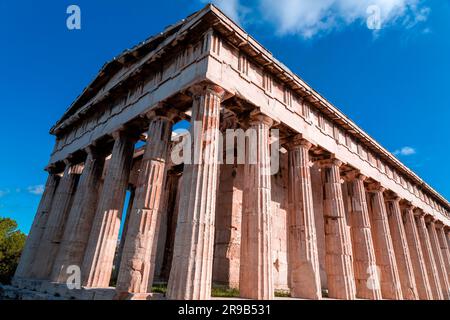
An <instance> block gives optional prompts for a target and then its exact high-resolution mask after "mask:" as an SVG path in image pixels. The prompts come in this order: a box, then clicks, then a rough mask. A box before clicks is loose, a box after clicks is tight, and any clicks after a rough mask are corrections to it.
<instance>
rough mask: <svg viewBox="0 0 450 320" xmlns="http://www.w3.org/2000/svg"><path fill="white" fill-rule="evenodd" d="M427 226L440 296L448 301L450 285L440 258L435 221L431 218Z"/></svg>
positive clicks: (443, 263) (442, 260)
mask: <svg viewBox="0 0 450 320" xmlns="http://www.w3.org/2000/svg"><path fill="white" fill-rule="evenodd" d="M427 220H428V221H429V222H428V225H427V229H428V236H429V237H430V242H431V247H432V249H433V254H434V261H435V263H436V268H437V271H438V276H439V281H440V283H441V290H442V296H443V298H444V299H445V300H449V299H450V295H449V290H450V285H449V283H448V276H447V270H446V269H445V262H444V259H443V257H442V253H441V248H440V245H439V240H438V237H437V233H436V224H435V219H434V218H433V217H431V216H429V218H428V219H427Z"/></svg>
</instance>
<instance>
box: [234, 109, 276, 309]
mask: <svg viewBox="0 0 450 320" xmlns="http://www.w3.org/2000/svg"><path fill="white" fill-rule="evenodd" d="M272 125H273V120H272V119H271V118H269V117H267V116H265V115H262V114H258V113H256V114H254V115H253V117H252V119H251V122H250V129H249V130H251V139H252V140H253V141H252V142H249V143H248V144H247V146H246V156H247V159H246V161H245V166H244V192H243V203H242V207H243V208H242V223H241V255H240V272H239V290H240V296H241V297H243V298H250V299H263V300H267V299H272V298H273V294H274V288H273V276H272V268H273V264H272V243H271V232H272V221H271V219H272V217H271V176H270V154H269V143H270V139H269V137H270V134H269V130H270V127H271V126H272ZM251 145H253V147H251ZM251 155H253V157H251ZM250 158H253V159H250ZM252 160H255V161H252Z"/></svg>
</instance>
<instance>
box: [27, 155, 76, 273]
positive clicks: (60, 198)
mask: <svg viewBox="0 0 450 320" xmlns="http://www.w3.org/2000/svg"><path fill="white" fill-rule="evenodd" d="M65 164H66V167H65V170H64V174H63V177H62V178H61V180H60V182H59V185H58V188H57V189H56V191H55V195H54V198H53V204H52V207H51V210H50V213H49V216H48V220H47V223H46V226H45V230H44V232H43V234H42V238H41V241H40V245H39V249H38V250H37V253H36V256H35V257H36V259H35V260H34V261H33V265H34V266H33V272H32V275H33V277H35V278H36V279H46V280H47V279H50V276H51V271H52V267H53V264H54V262H55V259H56V255H57V254H58V249H59V247H60V243H61V240H62V236H63V232H64V226H65V224H66V220H67V215H68V213H69V210H70V207H71V205H72V200H73V194H74V193H75V190H76V187H77V183H78V179H79V176H80V173H81V166H79V165H72V164H71V162H70V161H69V160H66V161H65Z"/></svg>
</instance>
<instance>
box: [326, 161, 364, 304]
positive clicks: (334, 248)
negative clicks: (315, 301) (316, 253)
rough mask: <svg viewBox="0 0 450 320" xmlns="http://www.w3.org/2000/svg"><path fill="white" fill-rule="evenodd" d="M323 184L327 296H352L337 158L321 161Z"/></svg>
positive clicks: (349, 244) (349, 251)
mask: <svg viewBox="0 0 450 320" xmlns="http://www.w3.org/2000/svg"><path fill="white" fill-rule="evenodd" d="M320 165H321V167H322V181H323V183H324V191H325V192H324V208H323V211H324V221H325V251H326V257H325V265H326V269H327V279H328V296H329V297H330V298H336V299H345V300H350V299H355V298H356V286H355V277H354V271H353V258H352V242H351V236H350V230H349V229H350V228H349V227H348V224H347V221H346V214H345V207H344V200H343V194H342V185H341V176H340V167H341V165H342V162H341V161H339V160H337V159H329V160H322V161H321V162H320Z"/></svg>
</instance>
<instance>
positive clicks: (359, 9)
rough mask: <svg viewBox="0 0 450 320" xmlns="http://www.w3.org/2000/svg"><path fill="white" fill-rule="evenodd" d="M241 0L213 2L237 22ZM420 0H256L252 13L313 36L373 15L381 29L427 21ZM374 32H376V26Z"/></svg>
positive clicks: (280, 29)
mask: <svg viewBox="0 0 450 320" xmlns="http://www.w3.org/2000/svg"><path fill="white" fill-rule="evenodd" d="M202 1H203V2H205V0H202ZM240 1H242V0H215V1H213V3H214V4H216V5H217V6H218V7H220V8H221V9H222V10H223V11H224V12H225V13H227V14H229V15H230V17H231V18H233V19H237V20H238V22H240V20H242V17H243V16H244V15H245V14H247V13H248V11H249V7H244V6H242V4H241V2H240ZM422 1H423V0H255V1H254V2H253V5H252V15H253V16H254V17H255V16H256V17H257V18H258V19H259V20H260V22H262V23H269V24H271V25H272V26H273V27H274V28H275V30H276V33H277V34H278V35H286V34H297V35H300V36H302V37H303V38H312V37H313V36H316V35H317V34H320V33H326V32H330V31H332V30H336V29H341V28H342V27H345V26H348V25H350V24H353V23H359V24H360V25H363V26H364V27H367V26H368V23H369V20H370V21H372V22H373V19H377V21H379V22H380V23H379V27H380V28H381V29H383V28H385V27H388V26H391V25H394V24H396V25H400V26H402V27H404V28H412V27H414V26H416V25H417V24H418V23H423V22H424V21H426V20H427V18H428V15H429V13H430V9H429V8H428V7H425V6H424V5H423V4H422ZM374 8H375V9H376V10H375V11H374V10H373V9H374ZM378 15H379V18H378ZM244 22H245V21H244ZM374 32H375V33H378V32H379V30H374Z"/></svg>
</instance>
